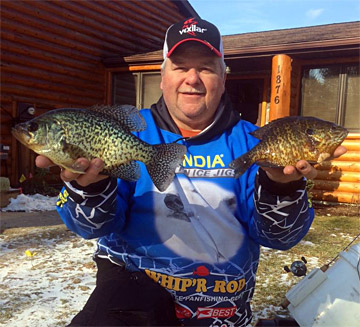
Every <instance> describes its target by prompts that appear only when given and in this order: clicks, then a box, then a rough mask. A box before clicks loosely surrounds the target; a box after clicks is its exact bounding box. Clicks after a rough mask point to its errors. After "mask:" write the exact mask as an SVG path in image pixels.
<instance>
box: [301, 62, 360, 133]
mask: <svg viewBox="0 0 360 327" xmlns="http://www.w3.org/2000/svg"><path fill="white" fill-rule="evenodd" d="M301 112H302V115H303V116H314V117H318V118H321V119H325V120H328V121H332V122H335V123H337V124H340V125H343V126H344V127H346V128H347V129H349V131H350V132H359V131H360V76H359V66H358V65H353V64H343V65H332V66H328V67H320V68H308V69H305V70H304V73H303V79H302V98H301Z"/></svg>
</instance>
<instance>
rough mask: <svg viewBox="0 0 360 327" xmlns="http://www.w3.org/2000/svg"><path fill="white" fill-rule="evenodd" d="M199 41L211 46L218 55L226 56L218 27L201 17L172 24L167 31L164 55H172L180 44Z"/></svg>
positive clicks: (165, 56)
mask: <svg viewBox="0 0 360 327" xmlns="http://www.w3.org/2000/svg"><path fill="white" fill-rule="evenodd" d="M187 41H197V42H200V43H202V44H204V45H206V46H207V47H209V48H210V50H211V51H213V52H214V54H215V55H216V56H218V57H222V58H223V57H224V50H223V45H222V40H221V35H220V32H219V30H218V29H217V27H216V26H215V25H213V24H211V23H209V22H208V21H206V20H203V19H201V18H197V17H192V18H187V19H185V20H183V21H181V22H178V23H176V24H174V25H171V26H170V27H169V28H168V30H167V31H166V35H165V43H164V50H163V56H164V59H166V58H167V57H170V56H171V54H172V53H173V51H174V50H175V49H176V48H177V46H179V45H180V44H182V43H184V42H187Z"/></svg>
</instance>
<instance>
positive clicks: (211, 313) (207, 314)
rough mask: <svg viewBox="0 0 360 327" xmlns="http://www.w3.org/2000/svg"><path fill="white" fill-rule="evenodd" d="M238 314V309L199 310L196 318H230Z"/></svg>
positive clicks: (204, 308)
mask: <svg viewBox="0 0 360 327" xmlns="http://www.w3.org/2000/svg"><path fill="white" fill-rule="evenodd" d="M235 312H236V307H229V308H207V307H202V308H197V311H196V317H197V319H205V318H230V317H232V316H233V315H234V314H235Z"/></svg>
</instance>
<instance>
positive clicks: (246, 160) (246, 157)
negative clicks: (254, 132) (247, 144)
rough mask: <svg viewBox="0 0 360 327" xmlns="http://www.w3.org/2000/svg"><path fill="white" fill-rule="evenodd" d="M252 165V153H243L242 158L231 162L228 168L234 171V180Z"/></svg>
mask: <svg viewBox="0 0 360 327" xmlns="http://www.w3.org/2000/svg"><path fill="white" fill-rule="evenodd" d="M253 163H254V160H253V152H252V151H251V150H250V151H249V152H246V153H244V154H243V155H242V156H240V157H238V158H236V159H235V160H233V161H231V162H230V164H229V167H230V168H232V169H234V172H235V175H234V178H239V177H240V176H241V175H242V174H243V173H245V171H246V170H248V169H249V168H250V166H251V165H252V164H253Z"/></svg>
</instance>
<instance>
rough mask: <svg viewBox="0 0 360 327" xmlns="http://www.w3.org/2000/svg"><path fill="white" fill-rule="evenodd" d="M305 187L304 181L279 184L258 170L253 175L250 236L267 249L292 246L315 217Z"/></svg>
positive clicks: (304, 232)
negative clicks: (252, 209)
mask: <svg viewBox="0 0 360 327" xmlns="http://www.w3.org/2000/svg"><path fill="white" fill-rule="evenodd" d="M305 186H306V181H305V180H301V181H296V182H292V183H288V184H284V185H279V184H278V183H275V182H272V181H271V180H270V179H268V177H267V175H266V173H265V172H264V171H263V170H262V169H259V170H258V172H257V175H256V177H255V189H254V204H255V210H254V214H253V219H252V220H251V221H250V226H249V232H250V235H251V237H252V238H253V239H255V240H256V241H257V242H258V243H259V244H261V245H263V246H266V247H270V248H275V249H280V250H286V249H289V248H291V247H293V246H295V245H296V244H297V243H298V242H299V241H300V240H301V239H302V238H303V237H304V236H305V235H306V233H307V232H308V230H309V228H310V226H311V223H312V221H313V219H314V211H313V209H312V208H311V205H310V204H309V201H308V197H307V191H306V187H305Z"/></svg>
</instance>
